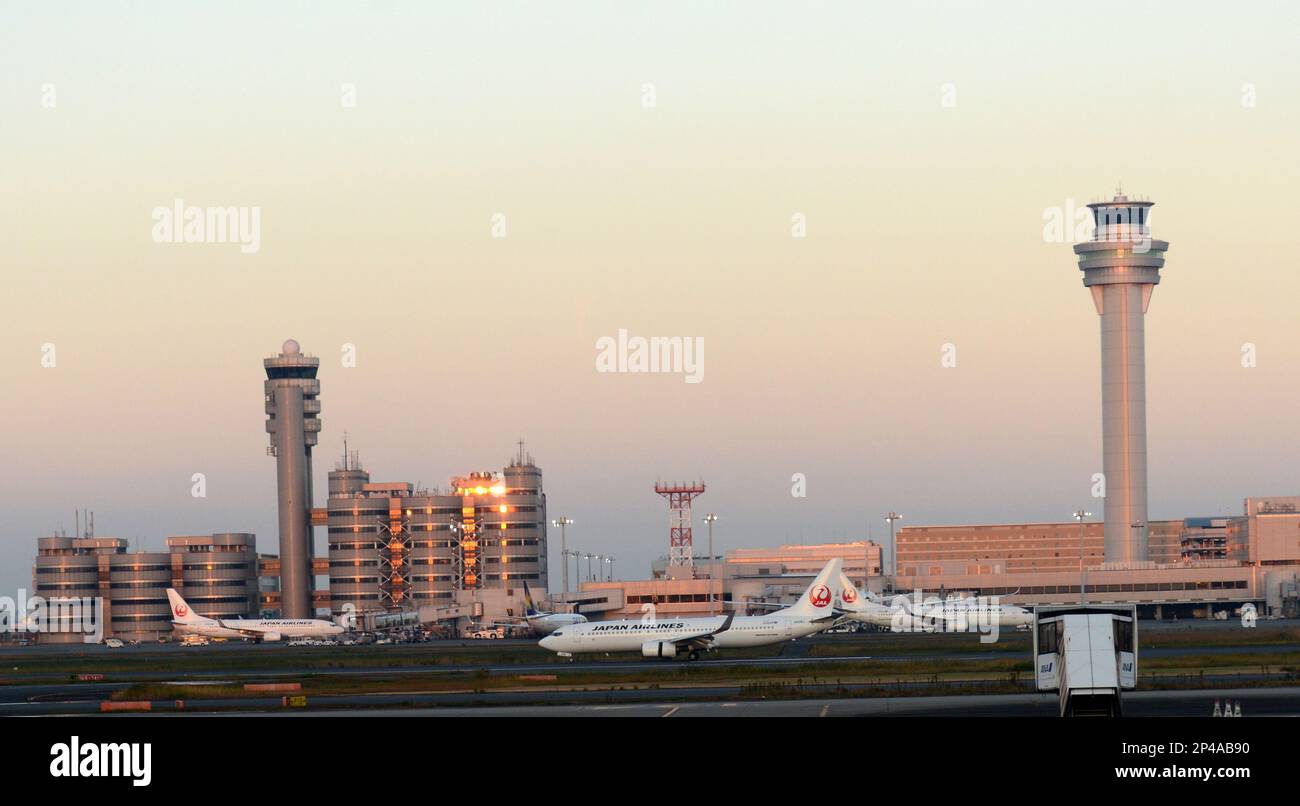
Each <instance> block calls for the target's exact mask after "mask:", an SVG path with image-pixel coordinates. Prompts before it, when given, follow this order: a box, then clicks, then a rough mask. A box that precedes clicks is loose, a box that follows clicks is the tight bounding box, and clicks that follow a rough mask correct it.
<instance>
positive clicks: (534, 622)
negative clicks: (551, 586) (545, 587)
mask: <svg viewBox="0 0 1300 806" xmlns="http://www.w3.org/2000/svg"><path fill="white" fill-rule="evenodd" d="M524 606H525V607H527V610H526V611H525V613H524V620H525V621H527V622H528V626H530V627H532V628H533V629H534V630H537V632H538V633H539V634H541V635H550V634H551V633H553V632H555V631H556V630H558V629H560V628H561V627H568V626H569V625H571V624H586V623H587V617H586V616H584V615H582V614H581V613H542V612H539V611H538V610H537V608H536V607H535V606H534V605H533V594H532V591H530V590H528V582H527V581H525V582H524Z"/></svg>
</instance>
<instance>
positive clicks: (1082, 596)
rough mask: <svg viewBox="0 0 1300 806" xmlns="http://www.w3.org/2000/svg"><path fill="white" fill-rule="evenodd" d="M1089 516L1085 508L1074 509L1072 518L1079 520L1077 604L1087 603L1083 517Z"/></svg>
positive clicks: (1090, 515) (1089, 513) (1090, 514)
mask: <svg viewBox="0 0 1300 806" xmlns="http://www.w3.org/2000/svg"><path fill="white" fill-rule="evenodd" d="M1091 517H1092V513H1091V512H1088V511H1087V510H1084V509H1076V510H1075V511H1074V519H1075V520H1076V521H1078V522H1079V604H1087V603H1088V569H1087V568H1086V567H1085V566H1084V564H1083V519H1084V518H1091Z"/></svg>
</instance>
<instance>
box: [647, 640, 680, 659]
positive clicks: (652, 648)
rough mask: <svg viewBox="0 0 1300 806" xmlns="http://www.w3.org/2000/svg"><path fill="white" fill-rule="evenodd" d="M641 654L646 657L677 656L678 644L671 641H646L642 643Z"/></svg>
mask: <svg viewBox="0 0 1300 806" xmlns="http://www.w3.org/2000/svg"><path fill="white" fill-rule="evenodd" d="M641 655H642V657H646V658H675V657H677V645H676V644H674V643H673V642H671V641H646V642H645V643H644V644H642V645H641Z"/></svg>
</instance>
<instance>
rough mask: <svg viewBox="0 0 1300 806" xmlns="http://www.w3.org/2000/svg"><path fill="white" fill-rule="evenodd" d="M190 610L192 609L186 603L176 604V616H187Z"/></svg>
mask: <svg viewBox="0 0 1300 806" xmlns="http://www.w3.org/2000/svg"><path fill="white" fill-rule="evenodd" d="M189 612H190V609H189V608H188V607H186V606H185V605H183V604H178V605H176V618H185V616H187V615H188V614H189Z"/></svg>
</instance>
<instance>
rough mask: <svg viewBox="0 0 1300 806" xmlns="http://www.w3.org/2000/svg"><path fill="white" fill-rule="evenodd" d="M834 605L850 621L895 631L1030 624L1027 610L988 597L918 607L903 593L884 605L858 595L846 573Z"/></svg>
mask: <svg viewBox="0 0 1300 806" xmlns="http://www.w3.org/2000/svg"><path fill="white" fill-rule="evenodd" d="M835 606H836V607H837V608H839V609H840V610H842V611H844V614H845V615H846V616H848V617H849V618H850V619H853V620H854V621H862V622H865V623H867V624H875V625H876V626H878V627H889V628H891V629H892V628H897V629H899V630H938V629H943V626H944V624H945V623H946V625H947V626H948V628H949V629H956V630H959V631H965V630H967V629H969V628H970V627H971V626H972V625H974V626H978V625H981V624H986V625H987V624H993V623H994V622H995V621H996V623H997V625H998V626H999V627H1020V626H1026V625H1030V624H1033V623H1034V614H1033V613H1032V612H1030V611H1029V610H1026V609H1025V608H1023V607H1016V606H1015V605H1004V604H993V603H992V602H990V601H989V600H988V599H978V598H977V599H958V598H953V599H948V600H946V601H943V602H938V601H934V602H928V603H921V604H920V606H919V607H918V606H917V605H916V603H915V602H913V601H912V600H910V599H909V598H908V597H906V596H895V597H894V598H893V601H891V602H890V603H889V604H884V603H882V602H880V601H879V600H878V598H877V597H876V596H875V595H873V594H870V593H868V594H866V595H865V596H863V595H861V594H859V593H858V589H857V588H855V587H854V586H853V583H852V582H851V581H850V580H849V578H848V576H846V575H843V574H841V575H840V589H839V592H838V595H837V596H836V603H835Z"/></svg>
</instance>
